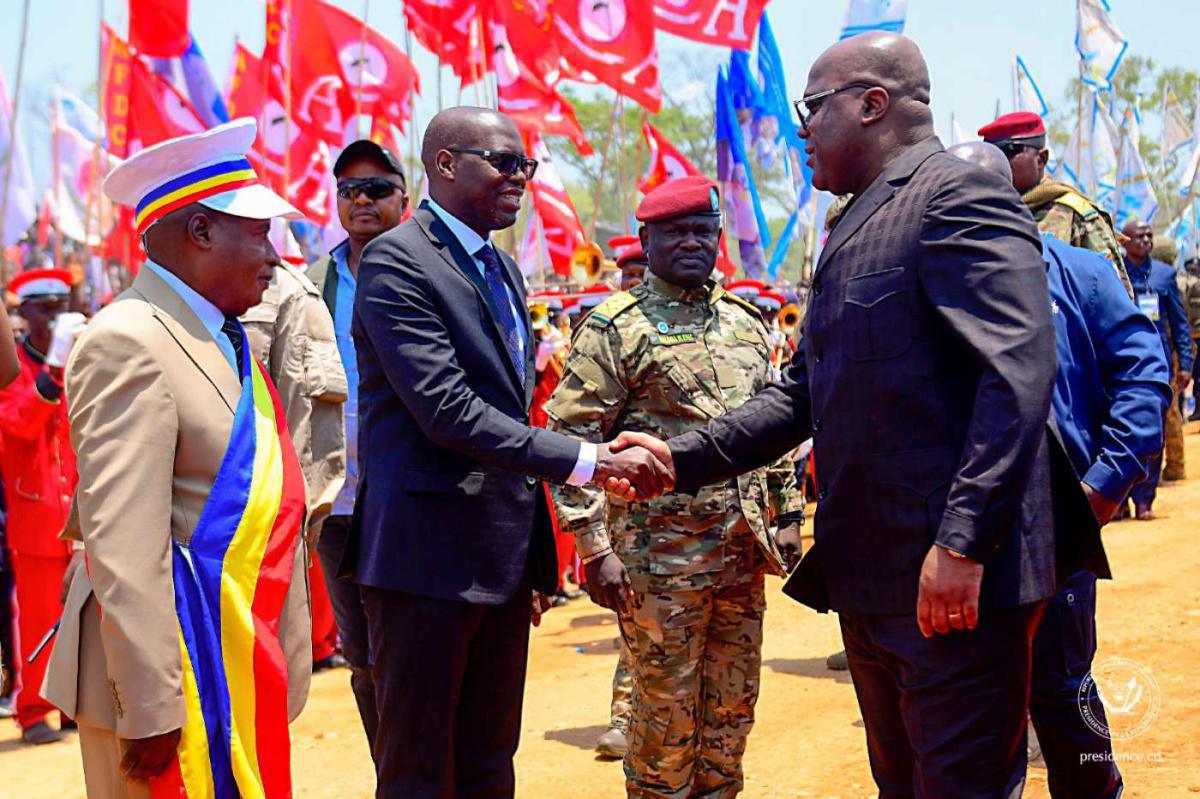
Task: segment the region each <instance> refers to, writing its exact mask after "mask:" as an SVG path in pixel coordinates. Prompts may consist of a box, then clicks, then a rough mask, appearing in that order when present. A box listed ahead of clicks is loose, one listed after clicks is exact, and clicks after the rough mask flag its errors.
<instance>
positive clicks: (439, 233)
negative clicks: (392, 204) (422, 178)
mask: <svg viewBox="0 0 1200 799" xmlns="http://www.w3.org/2000/svg"><path fill="white" fill-rule="evenodd" d="M413 218H414V219H415V220H416V221H417V224H419V225H420V226H421V228H422V230H424V231H425V235H427V236H428V237H429V241H430V242H431V243H432V244H433V246H434V248H435V249H436V250H437V251H438V252H439V253H441V256H442V258H443V259H444V260H445V261H446V262H447V263H448V264H450V266H452V267H454V268H455V269H456V270H457V271H458V273H459V274H461V275H462V276H463V277H465V278H466V279H467V280H468V281H469V282H470V283H471V285H472V286H474V287H475V293H476V294H478V295H479V301H480V302H481V303H483V307H484V308H485V309H486V310H487V315H488V318H489V319H491V321H492V328H493V329H494V330H495V331H496V338H497V339H498V340H499V343H500V352H501V353H502V354H503V357H504V363H505V364H506V365H507V366H508V374H509V376H510V377H511V378H512V382H513V386H514V387H515V388H516V389H517V393H518V395H520V394H522V393H523V392H524V388H525V387H524V386H522V385H521V384H520V380H519V378H518V375H517V367H516V365H515V364H514V363H513V360H512V355H511V354H510V353H509V351H508V346H507V345H506V344H505V343H504V341H505V331H504V328H503V327H501V326H500V313H499V310H498V309H497V308H496V305H495V303H494V302H493V300H492V292H491V291H490V290H489V289H488V286H487V283H486V282H485V281H484V279H483V275H482V274H480V271H479V267H478V266H477V265H476V264H475V259H474V258H472V257H471V256H470V255H468V254H467V251H466V250H465V249H463V246H462V245H461V244H459V242H458V239H457V238H456V237H455V236H454V234H453V233H451V232H450V228H448V227H447V226H446V223H445V222H443V221H442V220H441V219H440V218H439V217H438V215H437V214H435V213H434V212H433V210H432V209H431V208H429V206H428V205H425V204H424V203H422V204H421V207H420V208H418V209H417V210H416V212H415V213H414V214H413ZM497 252H499V250H497ZM500 262H501V263H503V264H505V268H506V269H508V270H510V271H511V267H509V266H508V265H507V263H506V262H505V259H504V257H503V256H501V257H500ZM517 296H519V297H520V296H522V292H521V291H520V290H518V292H517ZM527 329H528V328H527ZM525 338H526V341H528V340H529V337H528V335H527V336H526V337H525Z"/></svg>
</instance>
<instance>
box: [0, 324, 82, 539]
mask: <svg viewBox="0 0 1200 799" xmlns="http://www.w3.org/2000/svg"><path fill="white" fill-rule="evenodd" d="M17 350H18V357H19V359H20V361H21V373H20V374H19V375H18V376H17V379H16V380H14V381H13V382H12V383H11V384H10V385H9V386H8V388H6V389H4V390H3V391H0V435H2V436H3V438H4V447H3V453H2V454H0V469H2V470H3V473H4V492H5V494H6V496H7V498H8V547H9V549H11V550H12V551H14V552H16V553H17V554H19V555H39V556H42V557H66V556H69V555H70V554H71V545H70V544H69V543H66V542H64V541H60V540H58V534H59V533H60V532H61V531H62V529H63V526H64V525H65V524H66V521H67V515H68V514H69V513H70V510H71V496H72V494H73V493H74V491H75V484H76V483H77V482H78V481H79V475H78V473H77V472H76V471H75V451H74V450H73V449H71V441H70V439H69V437H68V433H67V402H66V397H65V396H62V395H61V391H59V392H58V393H59V394H60V396H59V397H58V399H57V401H55V402H52V401H50V400H47V399H46V398H45V397H44V396H43V395H42V394H41V393H40V392H39V390H38V386H37V378H38V375H39V374H41V373H42V372H43V371H44V368H45V367H43V365H42V358H41V356H40V355H38V354H37V353H36V352H34V351H33V350H32V349H31V348H30V347H28V346H20V347H18V348H17ZM45 380H46V378H43V381H45ZM43 385H45V382H43ZM48 393H55V392H54V391H50V392H48Z"/></svg>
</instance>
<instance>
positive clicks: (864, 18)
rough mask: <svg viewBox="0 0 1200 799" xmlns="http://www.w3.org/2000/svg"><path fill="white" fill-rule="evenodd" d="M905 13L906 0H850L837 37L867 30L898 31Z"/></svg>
mask: <svg viewBox="0 0 1200 799" xmlns="http://www.w3.org/2000/svg"><path fill="white" fill-rule="evenodd" d="M907 14H908V0H850V5H849V6H848V7H847V8H846V24H845V25H844V26H843V27H842V35H841V36H840V37H839V38H842V39H849V38H850V37H851V36H857V35H858V34H860V33H866V32H867V31H892V32H893V33H900V32H902V31H903V30H904V18H905V16H907Z"/></svg>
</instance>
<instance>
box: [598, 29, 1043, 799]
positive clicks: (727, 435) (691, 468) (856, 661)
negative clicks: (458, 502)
mask: <svg viewBox="0 0 1200 799" xmlns="http://www.w3.org/2000/svg"><path fill="white" fill-rule="evenodd" d="M929 99H930V98H929V73H928V70H927V69H926V66H925V61H924V58H923V57H922V56H921V53H920V51H919V50H918V49H917V46H916V44H914V43H913V41H912V40H911V39H907V38H905V37H903V36H898V35H895V34H885V33H874V34H863V35H860V36H856V37H854V38H851V39H846V40H845V41H842V42H839V43H838V44H836V45H834V46H833V47H831V48H830V49H828V50H826V51H825V53H823V54H822V55H821V57H820V58H818V59H817V61H816V62H815V63H814V64H813V66H812V69H811V70H810V71H809V76H808V86H807V87H806V89H805V96H804V97H803V99H802V100H800V101H798V102H797V111H798V113H799V116H800V122H801V125H802V130H801V135H802V136H803V137H804V138H805V140H806V147H805V150H806V152H807V153H808V155H809V163H810V164H811V165H812V168H813V185H815V186H816V187H817V188H820V189H826V190H829V191H832V192H833V193H835V194H853V195H854V197H855V199H854V201H853V202H852V203H851V204H850V206H849V207H848V208H847V209H846V210H845V212H844V213H843V214H842V216H841V217H840V219H839V221H838V222H837V224H836V226H835V227H834V228H833V230H832V232H831V233H830V235H829V240H828V242H827V244H826V246H825V249H824V251H823V253H822V255H821V258H820V261H819V262H818V264H817V267H816V269H815V272H814V275H813V281H812V290H811V293H810V295H809V303H808V312H807V316H806V318H805V322H804V336H803V340H802V344H801V347H800V349H799V351H798V352H797V354H796V357H795V358H794V360H793V362H792V364H793V365H792V366H791V367H789V369H788V371H787V372H786V373H785V375H784V380H783V382H782V383H779V384H775V385H772V386H770V387H768V388H766V389H764V390H763V391H761V392H759V393H758V394H757V395H756V396H754V397H752V398H751V399H750V400H749V401H747V402H746V403H745V404H744V405H742V406H741V407H740V408H739V409H737V410H736V411H733V412H731V413H729V414H726V415H725V416H724V417H721V418H719V419H716V420H714V421H712V422H711V423H709V425H708V427H707V429H704V430H694V431H691V432H688V433H684V434H683V435H680V436H677V437H676V438H673V439H671V440H670V441H669V442H667V445H666V446H664V445H662V444H660V443H656V442H654V441H653V439H649V440H647V439H644V438H642V439H639V442H638V443H642V444H644V445H646V446H650V447H653V448H655V450H656V452H657V454H658V457H659V458H660V459H662V460H663V461H664V462H668V461H672V462H673V464H674V470H675V472H676V473H677V475H676V476H677V485H676V486H675V490H676V491H679V490H684V491H686V490H688V489H691V488H693V487H695V486H700V485H705V484H709V483H713V482H717V481H719V480H721V479H724V478H727V477H729V476H731V475H734V474H737V473H739V472H743V471H746V470H747V469H749V468H752V467H754V466H758V465H760V464H764V463H768V462H770V461H771V460H772V459H773V458H778V457H779V456H780V455H781V454H782V453H783V452H785V451H787V450H788V449H789V448H790V447H793V446H796V445H797V444H798V443H799V442H801V441H803V440H804V439H805V438H807V437H808V436H809V435H812V436H813V437H814V440H815V447H816V451H817V452H818V453H819V455H818V457H817V484H818V485H819V486H820V487H821V491H820V495H819V497H818V499H819V502H818V505H817V512H816V525H815V531H816V538H815V543H814V545H813V548H812V549H811V551H810V552H809V553H807V555H806V557H805V559H804V561H803V562H802V563H801V565H800V566H799V567H798V570H797V572H796V574H795V575H794V576H793V578H792V579H791V581H790V582H789V584H788V591H789V593H791V594H792V595H794V596H797V597H798V598H800V599H802V601H805V602H807V603H809V604H812V605H814V606H816V607H818V608H821V609H833V610H836V611H838V613H839V614H840V616H841V626H842V637H843V640H844V641H845V644H846V654H847V656H848V661H849V666H850V674H851V676H852V677H853V679H854V687H855V691H856V693H857V695H858V702H859V706H860V708H861V709H862V714H863V721H864V722H865V725H866V733H867V747H868V752H869V754H870V758H871V769H872V772H873V774H874V776H875V781H876V782H877V783H878V785H879V791H880V796H888V797H925V798H926V799H934V798H935V797H936V798H937V799H941V798H942V797H955V799H969V798H971V797H980V798H982V797H988V798H989V799H1000V797H1010V796H1017V795H1019V794H1020V786H1021V785H1022V783H1023V781H1024V777H1025V741H1024V737H1025V716H1026V709H1027V707H1028V703H1029V685H1030V682H1029V680H1030V652H1031V641H1032V638H1033V633H1034V630H1035V629H1036V626H1037V622H1038V619H1039V617H1040V615H1041V613H1042V611H1043V609H1044V607H1045V599H1046V598H1047V597H1049V596H1050V595H1052V594H1053V593H1054V588H1055V582H1054V565H1055V564H1054V529H1053V509H1052V506H1051V502H1050V485H1049V483H1050V480H1049V463H1050V462H1049V455H1048V449H1047V437H1046V420H1047V416H1048V413H1049V409H1050V398H1051V393H1052V389H1053V383H1054V375H1055V360H1054V358H1055V355H1054V347H1055V340H1054V328H1053V327H1052V325H1051V320H1050V308H1049V303H1048V302H1047V292H1048V289H1047V284H1046V265H1045V262H1044V261H1043V260H1042V257H1041V242H1040V241H1039V239H1038V234H1037V228H1036V227H1035V225H1034V222H1033V218H1032V217H1031V216H1030V215H1029V212H1028V210H1026V209H1025V207H1024V206H1023V204H1022V203H1021V198H1020V197H1019V196H1018V195H1017V193H1016V191H1014V190H1013V188H1012V186H1011V185H1010V184H1009V183H1007V182H1006V181H1005V180H1004V179H1003V178H1001V177H1000V176H998V175H996V174H993V173H990V172H987V171H985V170H982V169H979V168H977V167H974V166H971V165H968V164H965V163H961V162H960V163H955V159H954V157H953V156H951V155H948V154H947V153H946V152H945V151H944V150H943V148H942V145H941V143H940V142H938V140H937V139H936V138H935V137H934V135H933V122H932V115H931V113H930V108H929ZM621 438H628V439H633V438H634V436H633V435H630V434H623V435H622V436H621ZM617 482H618V483H619V481H617ZM635 482H636V481H635ZM601 589H603V586H601Z"/></svg>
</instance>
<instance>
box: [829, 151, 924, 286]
mask: <svg viewBox="0 0 1200 799" xmlns="http://www.w3.org/2000/svg"><path fill="white" fill-rule="evenodd" d="M941 151H942V143H941V142H940V141H938V139H937V137H930V138H928V139H926V140H925V141H923V142H920V143H918V144H915V145H913V146H912V147H910V148H908V149H907V150H906V151H904V153H902V154H901V155H900V157H899V158H897V159H896V160H895V161H893V162H892V163H891V164H889V165H888V167H887V169H885V170H883V172H882V173H880V175H879V177H877V178H875V182H874V183H872V184H871V185H870V186H868V187H867V190H866V191H864V192H863V193H862V195H861V196H859V197H857V198H855V200H854V202H852V203H851V204H850V207H849V208H848V209H846V212H845V213H844V214H843V215H842V218H841V219H840V220H838V223H837V224H836V225H834V227H833V231H832V232H831V233H830V234H829V241H827V242H826V243H825V249H824V250H822V251H821V258H820V260H818V261H817V268H816V269H815V270H813V273H814V274H816V272H819V271H821V267H823V266H824V265H825V264H826V262H828V261H829V259H830V258H832V257H833V255H834V253H836V252H837V251H838V249H839V248H840V247H841V246H842V245H843V244H845V243H846V242H847V241H849V240H850V237H851V236H853V235H854V234H855V233H857V232H858V229H859V228H860V227H862V226H863V224H864V223H865V222H866V221H867V220H868V219H870V218H871V216H872V215H873V214H874V213H875V212H876V211H878V210H879V209H880V207H881V206H883V205H884V203H886V202H887V201H888V200H890V199H892V195H894V194H895V193H896V187H897V186H898V185H900V184H901V183H903V182H904V181H906V180H908V178H910V177H912V173H913V172H915V171H916V170H917V167H919V166H920V165H921V164H922V163H924V162H925V159H927V158H929V156H931V155H933V154H934V153H937V152H941Z"/></svg>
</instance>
